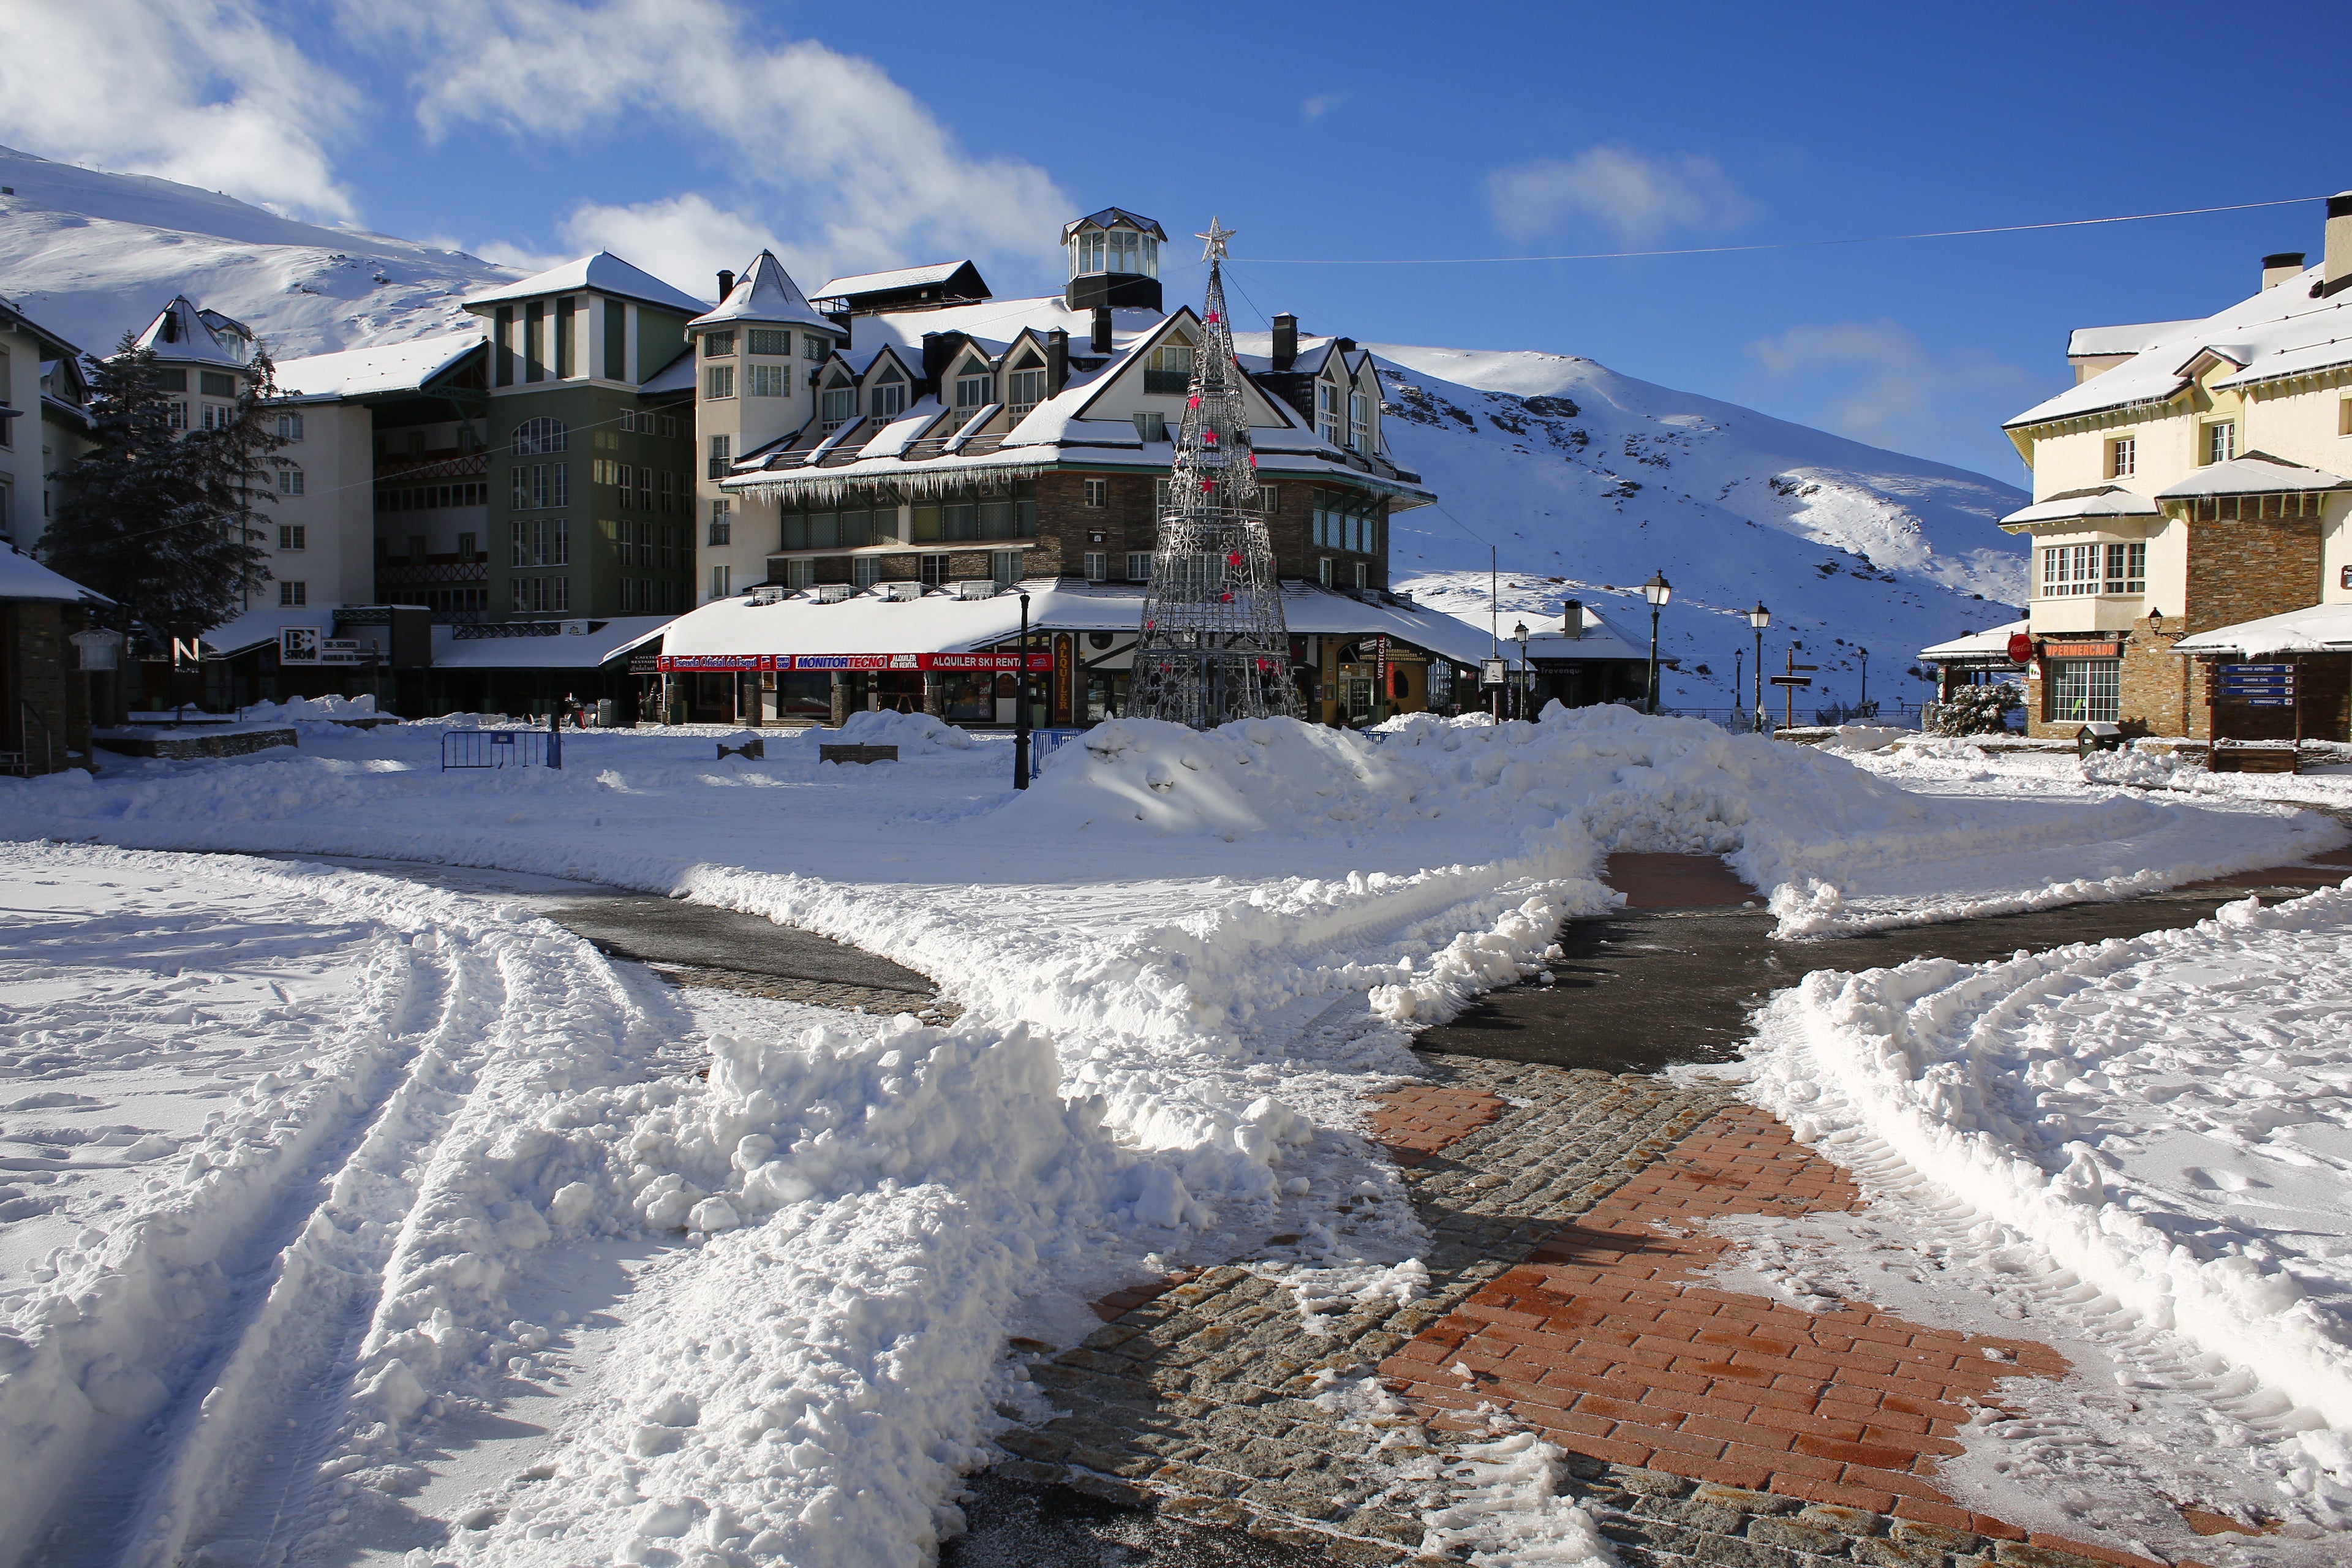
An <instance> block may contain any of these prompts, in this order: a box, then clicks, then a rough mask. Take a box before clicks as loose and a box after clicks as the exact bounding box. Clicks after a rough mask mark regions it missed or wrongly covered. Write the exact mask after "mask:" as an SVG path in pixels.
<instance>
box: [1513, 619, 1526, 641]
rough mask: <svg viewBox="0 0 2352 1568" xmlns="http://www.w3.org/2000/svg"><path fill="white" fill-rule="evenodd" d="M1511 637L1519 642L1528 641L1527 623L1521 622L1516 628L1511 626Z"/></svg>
mask: <svg viewBox="0 0 2352 1568" xmlns="http://www.w3.org/2000/svg"><path fill="white" fill-rule="evenodd" d="M1511 636H1512V637H1515V638H1516V639H1517V640H1518V641H1520V642H1525V641H1527V640H1528V623H1527V622H1525V621H1521V622H1520V623H1519V624H1518V625H1517V626H1513V627H1512V628H1511Z"/></svg>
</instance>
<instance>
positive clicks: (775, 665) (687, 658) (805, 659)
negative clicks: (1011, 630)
mask: <svg viewBox="0 0 2352 1568" xmlns="http://www.w3.org/2000/svg"><path fill="white" fill-rule="evenodd" d="M654 664H655V668H656V669H658V670H660V672H661V673H662V674H664V675H696V674H718V673H724V672H726V671H730V670H734V671H739V672H740V671H745V670H753V671H761V672H767V671H776V672H779V673H782V672H787V671H808V672H814V671H817V670H825V671H836V670H844V669H936V670H1000V669H1002V670H1017V669H1019V668H1022V665H1021V656H1020V655H1019V654H1017V653H666V654H663V655H661V656H659V657H658V658H656V659H655V661H654ZM1028 668H1031V669H1033V670H1049V669H1051V668H1054V656H1053V655H1052V654H1050V653H1033V654H1031V655H1030V656H1029V665H1028Z"/></svg>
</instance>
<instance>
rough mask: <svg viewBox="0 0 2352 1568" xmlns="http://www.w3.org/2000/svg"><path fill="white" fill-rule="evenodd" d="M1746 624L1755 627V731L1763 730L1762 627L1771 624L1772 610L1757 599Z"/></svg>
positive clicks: (1759, 732) (1749, 612)
mask: <svg viewBox="0 0 2352 1568" xmlns="http://www.w3.org/2000/svg"><path fill="white" fill-rule="evenodd" d="M1771 624H1772V612H1771V611H1769V610H1768V609H1766V608H1765V607H1764V602H1763V601H1762V600H1761V599H1759V600H1758V601H1757V602H1756V607H1755V608H1754V609H1752V610H1750V611H1748V625H1749V626H1754V627H1755V628H1756V732H1757V733H1758V734H1759V735H1760V734H1762V733H1763V732H1764V628H1765V627H1766V626H1770V625H1771Z"/></svg>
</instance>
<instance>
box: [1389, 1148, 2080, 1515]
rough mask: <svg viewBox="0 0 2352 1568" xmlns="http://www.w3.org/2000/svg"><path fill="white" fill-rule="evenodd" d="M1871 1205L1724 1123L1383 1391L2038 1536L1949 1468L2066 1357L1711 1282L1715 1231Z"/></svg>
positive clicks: (1454, 1326)
mask: <svg viewBox="0 0 2352 1568" xmlns="http://www.w3.org/2000/svg"><path fill="white" fill-rule="evenodd" d="M1860 1202H1861V1194H1859V1193H1858V1192H1857V1191H1856V1190H1855V1189H1854V1187H1853V1184H1851V1183H1850V1182H1849V1181H1847V1180H1846V1178H1845V1177H1844V1175H1843V1173H1840V1172H1839V1171H1838V1170H1837V1169H1836V1168H1835V1167H1834V1166H1832V1165H1830V1164H1829V1163H1826V1162H1824V1161H1822V1160H1821V1159H1820V1158H1818V1157H1816V1156H1815V1155H1813V1154H1811V1153H1810V1152H1807V1151H1806V1150H1804V1149H1803V1148H1801V1147H1800V1146H1799V1145H1798V1144H1796V1143H1794V1142H1791V1141H1790V1138H1789V1136H1788V1134H1787V1133H1786V1132H1785V1131H1782V1130H1781V1128H1780V1125H1779V1124H1778V1123H1776V1122H1775V1121H1772V1120H1771V1118H1769V1116H1766V1115H1765V1114H1764V1113H1763V1112H1761V1111H1759V1110H1754V1109H1753V1108H1750V1107H1747V1106H1739V1107H1734V1108H1731V1109H1727V1110H1724V1111H1722V1112H1720V1113H1719V1114H1717V1116H1716V1117H1715V1118H1713V1119H1712V1120H1711V1121H1708V1122H1707V1123H1706V1125H1705V1126H1703V1127H1701V1128H1700V1129H1699V1130H1698V1131H1696V1132H1694V1133H1692V1134H1691V1135H1690V1136H1689V1137H1687V1138H1685V1139H1684V1140H1683V1141H1682V1142H1680V1143H1678V1144H1676V1145H1675V1148H1674V1150H1673V1151H1672V1152H1670V1153H1668V1154H1667V1155H1666V1156H1665V1157H1664V1158H1663V1159H1661V1160H1659V1161H1658V1162H1657V1163H1654V1164H1653V1165H1651V1166H1650V1167H1649V1168H1648V1169H1647V1170H1644V1171H1643V1172H1642V1173H1639V1174H1638V1175H1636V1176H1634V1177H1633V1178H1632V1179H1631V1180H1630V1181H1628V1182H1626V1183H1625V1184H1624V1185H1622V1186H1621V1187H1620V1188H1618V1189H1617V1190H1616V1191H1615V1192H1614V1193H1612V1194H1610V1195H1609V1196H1608V1197H1607V1198H1604V1199H1603V1200H1602V1201H1601V1203H1599V1204H1597V1205H1594V1206H1593V1208H1592V1209H1591V1211H1590V1212H1589V1213H1587V1214H1586V1215H1584V1216H1583V1217H1582V1218H1580V1220H1578V1221H1577V1222H1576V1223H1574V1224H1572V1225H1570V1226H1566V1227H1564V1228H1563V1229H1561V1230H1560V1231H1559V1233H1558V1234H1557V1235H1555V1236H1553V1237H1550V1238H1549V1240H1547V1241H1546V1242H1545V1243H1544V1244H1543V1245H1542V1246H1540V1247H1537V1248H1536V1249H1535V1250H1534V1251H1533V1252H1531V1253H1529V1254H1528V1258H1527V1260H1526V1262H1524V1263H1523V1264H1521V1265H1520V1266H1519V1267H1517V1268H1513V1269H1511V1270H1510V1271H1509V1272H1508V1273H1507V1274H1504V1275H1502V1276H1501V1277H1500V1278H1498V1279H1496V1280H1494V1281H1493V1282H1492V1283H1491V1284H1488V1285H1487V1286H1486V1287H1485V1288H1483V1289H1480V1290H1478V1291H1476V1292H1475V1293H1474V1294H1473V1295H1471V1296H1470V1297H1469V1298H1468V1299H1466V1300H1465V1301H1464V1302H1463V1303H1462V1305H1461V1306H1460V1307H1458V1308H1456V1309H1455V1310H1454V1312H1453V1313H1452V1314H1451V1315H1449V1316H1448V1317H1447V1318H1446V1319H1445V1321H1443V1322H1440V1323H1438V1324H1436V1325H1434V1326H1433V1327H1432V1328H1431V1329H1430V1330H1429V1331H1426V1332H1424V1333H1423V1334H1422V1335H1421V1336H1420V1337H1418V1338H1416V1339H1415V1340H1414V1341H1413V1342H1412V1343H1411V1344H1408V1345H1407V1346H1405V1347H1404V1349H1403V1350H1402V1351H1400V1352H1397V1353H1396V1354H1395V1355H1393V1356H1391V1357H1390V1358H1389V1359H1388V1360H1387V1361H1386V1362H1385V1363H1382V1365H1381V1373H1382V1375H1383V1376H1384V1377H1386V1378H1388V1379H1390V1380H1391V1387H1393V1388H1396V1389H1398V1390H1399V1391H1400V1392H1403V1393H1407V1394H1410V1396H1411V1397H1412V1399H1413V1400H1414V1401H1415V1402H1417V1403H1419V1404H1421V1405H1424V1406H1426V1407H1428V1408H1429V1409H1430V1410H1432V1411H1433V1412H1441V1411H1471V1410H1475V1408H1476V1407H1477V1405H1479V1404H1480V1402H1482V1401H1484V1402H1487V1403H1491V1404H1500V1405H1503V1406H1504V1407H1505V1408H1507V1409H1508V1410H1509V1411H1510V1412H1511V1414H1513V1415H1516V1416H1517V1417H1519V1418H1520V1419H1521V1420H1524V1421H1525V1422H1527V1423H1528V1425H1529V1426H1534V1427H1536V1428H1537V1429H1538V1430H1539V1431H1541V1432H1542V1433H1543V1434H1544V1435H1545V1436H1547V1437H1548V1438H1549V1440H1550V1441H1552V1442H1554V1443H1557V1444H1559V1446H1560V1447H1563V1448H1566V1449H1568V1450H1569V1451H1570V1452H1571V1453H1579V1454H1584V1455H1588V1456H1590V1457H1591V1458H1596V1459H1603V1460H1608V1461H1611V1462H1612V1463H1615V1464H1621V1465H1630V1466H1636V1467H1639V1468H1645V1469H1651V1470H1663V1471H1665V1472H1667V1473H1670V1474H1673V1475H1678V1476H1683V1477H1686V1478H1688V1479H1693V1480H1698V1481H1711V1482H1715V1483H1717V1484H1718V1485H1722V1486H1728V1487H1735V1488H1739V1489H1746V1490H1752V1491H1760V1492H1769V1493H1771V1494H1773V1495H1774V1496H1777V1497H1784V1498H1790V1499H1794V1500H1799V1501H1801V1502H1816V1503H1828V1504H1832V1505H1835V1506H1838V1507H1841V1508H1845V1509H1853V1510H1864V1511H1866V1512H1870V1513H1880V1514H1891V1515H1893V1516H1895V1518H1897V1519H1907V1520H1918V1521H1925V1522H1928V1523H1933V1524H1937V1525H1943V1526H1948V1527H1951V1528H1955V1529H1959V1530H1964V1531H1972V1532H1975V1533H1978V1534H1982V1535H1986V1536H1990V1537H1994V1538H1999V1539H2009V1540H2018V1541H2022V1540H2025V1539H2026V1538H2027V1535H2026V1532H2025V1531H2021V1530H2018V1529H2015V1528H2014V1527H2012V1526H2009V1525H2006V1524H2003V1523H2001V1522H2000V1521H1997V1520H1993V1519H1990V1518H1988V1517H1985V1516H1983V1515H1972V1514H1970V1513H1969V1512H1967V1511H1966V1510H1961V1509H1958V1508H1956V1507H1954V1506H1953V1505H1952V1504H1951V1503H1950V1501H1949V1500H1948V1499H1946V1498H1945V1497H1944V1495H1943V1494H1942V1493H1941V1492H1940V1491H1938V1490H1937V1488H1936V1486H1935V1484H1934V1481H1933V1479H1932V1477H1933V1475H1934V1469H1935V1460H1936V1458H1937V1456H1939V1455H1952V1454H1958V1453H1959V1452H1960V1445H1959V1444H1958V1442H1957V1441H1956V1440H1955V1439H1956V1437H1957V1436H1958V1431H1959V1429H1960V1428H1961V1426H1964V1425H1965V1424H1966V1422H1967V1421H1968V1418H1969V1408H1968V1405H1966V1404H1964V1403H1963V1401H1973V1402H1975V1403H1978V1404H1985V1405H1996V1404H1998V1403H1999V1402H2000V1384H2001V1383H2002V1381H2003V1380H2004V1379H2007V1378H2012V1377H2018V1376H2024V1375H2042V1376H2050V1377H2059V1376H2063V1375H2064V1374H2065V1373H2066V1371H2067V1370H2068V1369H2067V1365H2066V1363H2065V1362H2064V1360H2063V1358H2061V1357H2060V1356H2058V1355H2057V1354H2056V1353H2055V1352H2052V1351H2050V1350H2049V1349H2047V1348H2046V1347H2044V1346H2042V1345H2039V1344H2035V1343H2033V1342H2031V1341H2025V1340H2012V1339H1999V1340H1992V1339H1983V1338H1977V1337H1972V1336H1969V1335H1966V1334H1957V1333H1950V1332H1947V1331H1942V1330H1937V1329H1929V1328H1923V1327H1921V1326H1919V1325H1917V1324H1915V1323H1910V1322H1906V1321H1904V1320H1903V1319H1901V1318H1899V1317H1896V1316H1895V1315H1894V1314H1893V1313H1889V1312H1884V1311H1879V1310H1875V1309H1873V1308H1870V1307H1867V1306H1856V1307H1852V1308H1849V1309H1847V1310H1842V1311H1838V1312H1834V1313H1830V1314H1814V1313H1810V1312H1806V1311H1803V1310H1800V1309H1799V1308H1796V1307H1794V1306H1791V1305H1789V1304H1788V1303H1786V1302H1782V1301H1778V1300H1771V1299H1769V1298H1765V1297H1759V1296H1749V1295H1741V1294H1736V1293H1733V1292H1730V1291H1726V1290H1721V1289H1714V1288H1712V1287H1710V1286H1708V1285H1706V1284H1705V1283H1704V1275H1705V1272H1706V1269H1707V1268H1709V1267H1710V1266H1711V1265H1713V1264H1714V1263H1715V1262H1716V1261H1717V1259H1718V1258H1721V1257H1722V1255H1723V1254H1724V1253H1725V1252H1726V1251H1727V1250H1728V1249H1729V1247H1730V1246H1731V1245H1732V1244H1731V1243H1729V1242H1727V1241H1725V1240H1723V1239H1722V1238H1720V1237H1712V1236H1707V1235H1704V1234H1696V1227H1698V1226H1703V1225H1704V1224H1705V1223H1706V1221H1707V1220H1709V1219H1712V1218H1716V1217H1718V1216H1723V1215H1799V1214H1806V1213H1811V1212H1814V1211H1817V1210H1821V1209H1846V1208H1856V1207H1859V1206H1860ZM1457 1368H1466V1369H1467V1370H1468V1372H1469V1373H1471V1374H1472V1375H1471V1377H1470V1378H1469V1379H1468V1380H1466V1381H1465V1379H1464V1378H1462V1377H1461V1376H1460V1375H1458V1373H1457V1372H1456V1370H1455V1369H1457ZM2039 1544H2048V1545H2063V1544H2071V1543H2062V1542H2041V1543H2039ZM2074 1549H2075V1550H2078V1551H2079V1550H2084V1548H2081V1547H2079V1546H2077V1547H2075V1548H2074Z"/></svg>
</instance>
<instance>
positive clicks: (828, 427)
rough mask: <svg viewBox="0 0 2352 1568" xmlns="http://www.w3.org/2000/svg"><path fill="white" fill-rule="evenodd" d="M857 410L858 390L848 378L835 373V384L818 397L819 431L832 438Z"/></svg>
mask: <svg viewBox="0 0 2352 1568" xmlns="http://www.w3.org/2000/svg"><path fill="white" fill-rule="evenodd" d="M856 410H857V389H856V387H854V386H852V385H850V384H849V378H848V377H847V376H845V375H844V374H841V373H840V372H839V371H835V372H834V376H833V384H831V385H830V386H827V387H826V388H825V389H824V391H823V392H822V393H819V394H818V395H817V410H816V427H817V429H818V430H819V431H820V432H822V433H823V434H824V435H827V436H830V435H832V434H833V433H834V432H835V430H838V429H840V428H841V427H842V426H844V425H845V424H847V423H848V422H849V416H851V415H852V414H854V413H856Z"/></svg>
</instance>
